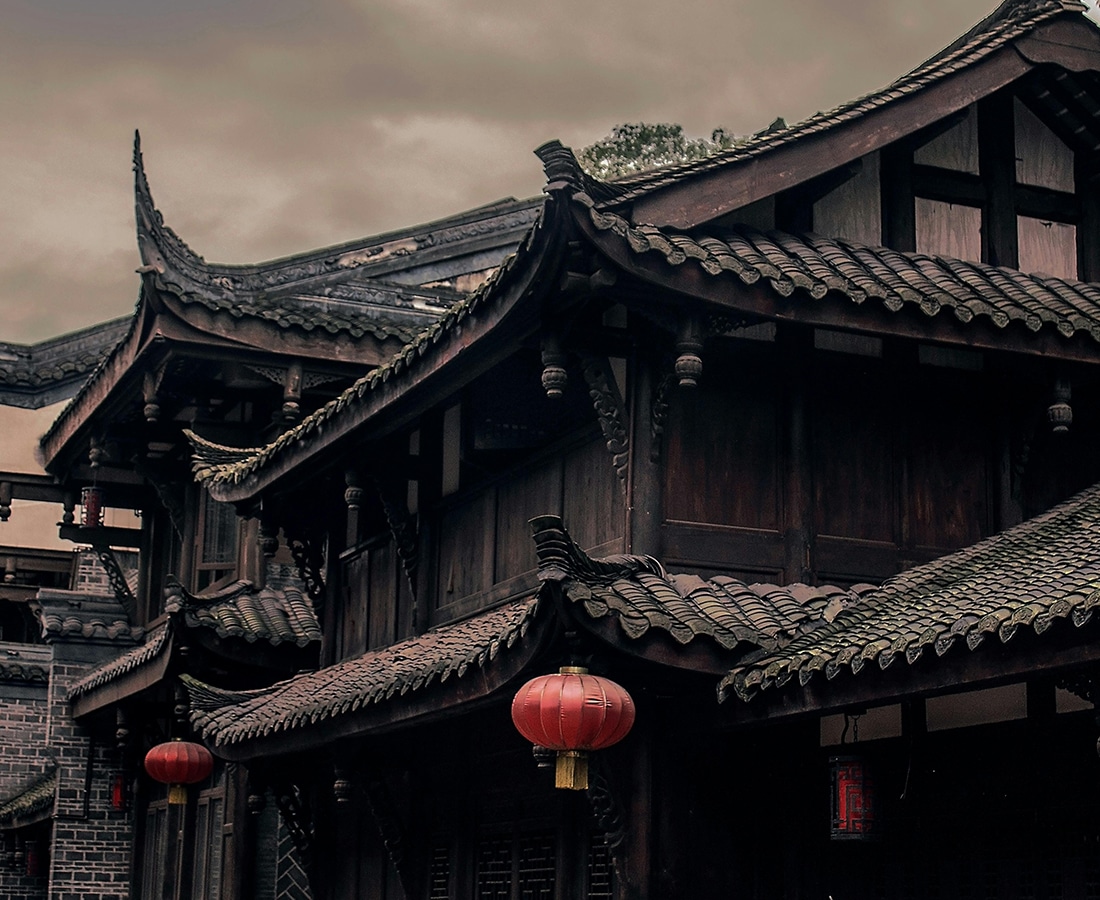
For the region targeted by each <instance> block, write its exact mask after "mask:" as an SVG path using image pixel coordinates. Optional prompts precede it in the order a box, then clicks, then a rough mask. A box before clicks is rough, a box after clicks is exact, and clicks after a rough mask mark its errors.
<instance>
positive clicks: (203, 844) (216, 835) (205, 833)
mask: <svg viewBox="0 0 1100 900" xmlns="http://www.w3.org/2000/svg"><path fill="white" fill-rule="evenodd" d="M192 848H193V850H192V852H193V854H194V856H193V857H192V865H191V900H220V898H221V882H222V865H223V861H224V859H225V787H224V785H218V786H217V787H214V788H210V789H209V790H204V791H202V792H201V793H200V794H199V798H198V801H197V802H196V804H195V829H194V838H193V843H192Z"/></svg>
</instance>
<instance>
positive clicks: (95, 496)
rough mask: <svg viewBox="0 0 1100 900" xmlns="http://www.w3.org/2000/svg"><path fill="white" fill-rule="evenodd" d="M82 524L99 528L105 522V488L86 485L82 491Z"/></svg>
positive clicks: (86, 526)
mask: <svg viewBox="0 0 1100 900" xmlns="http://www.w3.org/2000/svg"><path fill="white" fill-rule="evenodd" d="M80 524H81V525H83V526H84V527H85V528H99V526H100V525H102V524H103V489H102V488H98V487H86V488H82V489H81V491H80Z"/></svg>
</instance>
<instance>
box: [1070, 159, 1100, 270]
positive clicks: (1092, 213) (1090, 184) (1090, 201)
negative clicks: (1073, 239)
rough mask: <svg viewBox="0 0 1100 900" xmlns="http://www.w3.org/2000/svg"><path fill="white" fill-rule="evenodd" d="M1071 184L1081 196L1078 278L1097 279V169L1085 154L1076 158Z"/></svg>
mask: <svg viewBox="0 0 1100 900" xmlns="http://www.w3.org/2000/svg"><path fill="white" fill-rule="evenodd" d="M1074 186H1075V189H1076V191H1077V196H1078V197H1080V198H1081V221H1080V222H1079V223H1078V225H1077V277H1078V278H1080V279H1081V280H1082V281H1100V172H1097V171H1096V170H1095V169H1094V168H1089V166H1088V165H1086V163H1085V158H1084V154H1082V153H1078V154H1077V155H1076V157H1075V166H1074Z"/></svg>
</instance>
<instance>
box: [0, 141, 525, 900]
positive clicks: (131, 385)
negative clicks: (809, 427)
mask: <svg viewBox="0 0 1100 900" xmlns="http://www.w3.org/2000/svg"><path fill="white" fill-rule="evenodd" d="M134 165H135V176H136V180H135V186H136V192H135V200H136V213H137V237H138V244H139V249H140V251H141V259H142V267H141V269H140V275H141V293H140V298H139V302H138V306H137V309H136V311H135V313H134V315H133V317H132V318H130V319H127V320H124V321H121V322H112V323H108V324H107V325H104V326H100V327H98V328H96V329H90V330H88V331H87V332H81V333H78V334H75V335H71V336H67V337H65V338H60V339H57V340H55V341H50V342H46V343H44V344H40V345H35V346H33V347H18V346H16V345H10V346H9V345H3V346H0V361H2V362H3V363H5V365H0V388H2V389H3V390H4V391H5V393H3V394H2V395H0V397H2V400H3V402H4V403H6V404H9V405H10V407H13V408H14V407H29V408H33V407H35V406H42V405H43V404H48V403H53V402H56V401H57V400H58V399H64V398H65V397H70V398H71V400H70V401H69V403H68V404H67V405H66V406H65V407H64V409H63V410H61V412H60V413H59V415H57V417H56V418H55V420H54V422H53V424H52V425H51V426H50V428H49V430H48V431H47V433H46V434H45V436H44V437H43V438H42V440H41V456H42V458H43V460H44V465H45V468H46V474H30V473H26V472H6V473H3V474H0V518H2V519H5V520H6V519H10V520H11V521H10V522H7V523H5V527H6V528H8V529H9V532H10V531H11V529H12V528H15V529H16V531H17V532H19V533H23V532H22V531H20V529H24V528H25V527H26V526H28V525H30V524H32V522H31V520H32V519H33V518H34V517H33V516H32V515H31V513H32V512H34V511H33V510H31V509H29V507H28V505H27V504H29V503H32V502H35V503H50V504H53V506H52V516H53V519H52V520H53V521H54V522H56V521H57V520H58V519H61V525H60V534H61V537H62V538H64V539H66V540H68V541H72V542H75V543H76V545H78V546H80V547H84V548H87V549H86V551H85V552H83V553H82V554H80V556H79V558H80V559H81V560H82V561H83V562H84V564H83V566H82V567H80V568H78V569H76V570H74V566H73V561H72V560H73V553H72V551H69V552H67V553H66V552H58V551H53V550H51V551H42V550H39V551H33V550H29V549H24V548H18V549H13V551H12V552H11V553H5V552H4V551H3V550H0V558H2V559H4V560H6V562H4V564H3V568H4V574H5V578H4V584H2V585H0V616H2V617H0V626H2V627H3V629H4V632H3V635H0V637H2V638H3V640H5V641H8V643H5V644H3V645H2V646H3V648H4V649H5V651H6V653H7V657H8V660H7V662H6V663H5V665H4V667H2V669H0V704H4V709H5V723H6V724H5V727H6V728H8V729H10V731H11V734H13V735H14V734H18V736H19V741H18V742H15V741H12V742H11V743H8V744H6V746H5V750H4V752H0V832H2V833H3V835H4V838H5V845H4V851H5V856H4V858H3V860H0V888H2V891H3V893H4V895H5V896H10V897H13V898H19V900H23V898H27V900H37V898H47V897H48V898H62V897H66V898H68V897H74V896H79V897H82V898H93V897H94V898H97V900H98V898H108V897H111V898H114V897H150V898H152V897H156V898H161V897H180V898H183V897H188V898H191V897H195V898H197V897H204V898H214V897H219V896H226V897H245V896H254V897H271V898H274V897H280V898H294V897H299V896H304V893H303V892H305V891H306V887H305V878H304V875H303V873H302V870H301V866H300V861H299V859H298V856H297V853H296V851H295V850H294V848H293V845H292V843H291V841H290V839H289V837H288V832H287V830H286V828H285V827H281V826H280V820H279V816H278V814H277V813H276V812H275V803H276V800H277V798H275V797H272V803H271V806H270V810H269V812H267V813H259V814H257V815H255V816H253V815H251V814H250V813H249V812H248V811H247V810H246V808H245V793H244V787H245V781H244V778H243V770H241V769H240V768H239V767H236V766H234V765H232V764H229V765H227V764H224V763H222V762H219V763H218V764H217V765H216V766H215V767H214V771H213V772H212V774H211V775H210V777H209V778H207V779H205V780H204V783H203V784H202V785H200V786H199V787H198V788H196V789H193V790H192V791H191V792H190V795H189V796H188V797H187V801H186V803H185V804H184V805H174V804H172V803H170V802H169V801H170V799H171V797H172V795H171V793H170V792H169V790H168V787H167V786H166V785H158V784H156V783H154V782H152V781H151V780H150V779H149V778H148V777H147V776H146V775H145V773H144V771H143V769H142V758H143V756H144V755H145V753H146V751H147V750H148V749H149V748H150V747H151V746H152V745H154V744H157V743H158V742H165V741H171V740H173V739H176V738H186V737H189V736H190V730H189V726H188V725H187V722H186V717H187V705H186V698H185V696H184V694H183V693H182V690H181V687H180V678H181V676H183V675H190V676H193V677H197V678H201V679H203V680H204V681H209V682H211V683H216V684H220V685H223V686H227V687H236V688H248V687H257V686H263V685H268V684H270V683H272V682H274V681H276V680H278V679H282V678H286V677H288V676H290V675H292V674H294V673H295V672H298V671H302V670H309V669H314V668H316V666H317V664H318V652H319V647H320V643H321V632H320V630H319V626H318V619H317V612H316V603H317V599H316V583H315V581H314V579H313V557H312V556H311V555H310V550H309V548H308V547H306V546H305V545H304V544H303V543H302V542H301V541H300V539H299V538H298V536H297V533H296V531H295V530H294V528H293V526H290V525H288V526H286V527H285V528H283V534H284V538H283V544H284V546H283V548H282V549H281V550H280V551H279V552H278V553H270V554H269V555H268V556H265V555H264V550H265V549H267V550H273V549H274V548H275V547H276V546H277V545H278V544H279V540H278V537H277V535H278V530H279V528H280V527H281V526H278V525H273V524H272V520H271V517H270V516H268V515H266V514H265V512H264V511H263V510H262V508H260V507H250V508H249V509H247V510H246V509H243V508H242V509H241V510H235V509H234V508H233V507H232V506H228V505H224V504H219V503H216V502H214V501H212V500H211V499H210V498H209V497H208V496H206V495H205V494H204V493H203V492H201V491H200V490H199V489H198V488H197V487H196V486H195V485H194V484H193V482H192V479H191V476H190V459H189V446H188V444H187V442H186V440H185V439H184V437H183V429H184V428H188V427H191V428H196V427H197V428H199V429H200V430H202V431H203V432H204V433H211V434H214V435H217V436H218V437H219V439H221V440H226V441H230V442H235V443H246V444H247V443H262V442H264V441H268V440H271V439H273V438H275V437H276V436H278V435H279V434H280V433H283V432H285V431H286V430H287V429H288V428H290V427H292V426H293V425H294V424H295V423H296V422H298V421H300V420H301V419H302V418H303V417H305V416H308V415H309V414H311V413H312V412H313V411H314V410H315V409H317V408H319V407H321V406H322V405H323V404H324V403H325V402H327V401H328V400H330V399H332V398H334V397H337V396H339V395H340V394H341V392H342V391H343V390H345V389H346V388H347V387H348V386H349V385H351V384H353V383H354V382H355V381H356V380H357V379H358V378H359V377H361V376H362V375H363V374H364V373H366V372H368V371H370V370H371V369H373V368H376V367H378V366H379V365H381V364H382V363H384V362H385V361H386V360H388V359H389V358H390V357H391V356H392V355H393V354H394V353H395V352H396V351H398V350H399V349H400V348H401V347H403V346H405V345H406V344H407V343H408V341H409V340H410V339H411V338H412V337H414V336H415V335H416V334H418V333H420V332H421V331H423V329H424V328H425V327H427V326H429V325H430V324H431V323H432V322H434V321H435V320H436V319H437V318H438V317H439V316H440V315H441V314H442V313H443V312H445V311H446V310H447V309H449V308H450V307H451V306H452V305H453V304H454V303H456V302H457V301H458V300H459V299H460V298H461V297H462V296H464V293H465V292H466V291H468V290H469V289H470V288H471V287H472V286H475V285H477V284H478V283H480V282H481V281H483V280H484V278H485V277H486V275H487V274H488V272H490V271H492V270H493V269H494V268H495V266H496V265H497V264H498V263H499V262H500V260H501V258H503V256H504V255H506V254H507V253H508V252H509V251H510V250H512V249H514V247H515V246H516V244H517V243H518V241H519V239H520V237H521V236H522V234H523V233H524V232H525V231H526V230H527V228H528V227H529V226H530V224H531V223H532V222H533V221H534V218H535V216H536V214H537V210H538V204H537V203H536V202H529V201H528V202H521V201H514V200H505V201H502V202H500V203H498V204H493V205H490V206H487V207H484V208H481V209H478V210H473V211H470V212H467V213H463V214H460V215H457V216H453V217H450V218H448V219H445V220H441V221H439V222H434V223H430V224H428V225H424V226H420V227H415V228H409V229H405V230H402V231H399V232H394V233H390V234H385V235H380V236H375V237H370V238H366V239H363V240H360V241H354V242H350V243H348V244H344V245H341V246H337V247H330V248H325V249H323V250H319V251H314V252H312V253H307V254H302V255H299V256H294V257H289V258H286V259H281V260H276V261H274V262H271V263H264V264H260V265H252V266H219V265H214V264H209V263H207V262H205V261H204V260H203V259H201V258H200V257H199V256H197V255H196V254H195V253H194V252H192V251H191V249H190V248H189V247H188V246H187V245H186V244H185V243H184V242H183V241H181V240H180V239H179V238H178V237H177V236H176V235H175V234H174V233H173V232H172V231H171V230H170V229H169V228H167V227H166V226H165V225H164V223H163V220H162V218H161V216H160V213H159V212H158V211H157V210H156V209H155V207H154V205H153V201H152V196H151V193H150V191H149V186H148V182H147V180H146V177H145V172H144V167H143V162H142V157H141V153H140V149H139V148H138V147H137V146H135V159H134ZM8 351H10V352H8ZM9 357H10V360H11V362H10V365H7V364H6V363H7V362H8V360H9ZM54 528H55V533H56V526H54ZM287 545H289V546H287ZM9 620H10V621H9ZM16 744H18V746H16ZM257 854H258V855H257Z"/></svg>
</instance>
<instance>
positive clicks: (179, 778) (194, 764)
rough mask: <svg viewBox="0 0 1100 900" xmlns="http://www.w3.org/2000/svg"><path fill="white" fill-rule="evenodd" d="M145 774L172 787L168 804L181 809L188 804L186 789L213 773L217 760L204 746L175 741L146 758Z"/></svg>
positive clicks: (147, 754) (169, 791)
mask: <svg viewBox="0 0 1100 900" xmlns="http://www.w3.org/2000/svg"><path fill="white" fill-rule="evenodd" d="M145 771H146V772H148V773H149V777H150V778H152V779H153V780H154V781H159V782H160V783H161V784H167V785H169V787H168V802H169V803H172V804H176V805H180V804H184V803H186V802H187V788H186V787H185V785H188V784H196V783H198V782H200V781H202V780H204V779H205V778H207V777H209V775H210V773H211V772H212V771H214V757H213V756H212V755H211V754H210V751H209V750H207V749H206V748H205V747H204V746H203V745H202V744H196V743H193V742H191V741H183V740H180V739H179V738H176V739H175V740H174V741H168V742H167V743H164V744H157V745H156V746H155V747H154V748H153V749H152V750H150V751H149V752H148V753H146V754H145Z"/></svg>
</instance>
